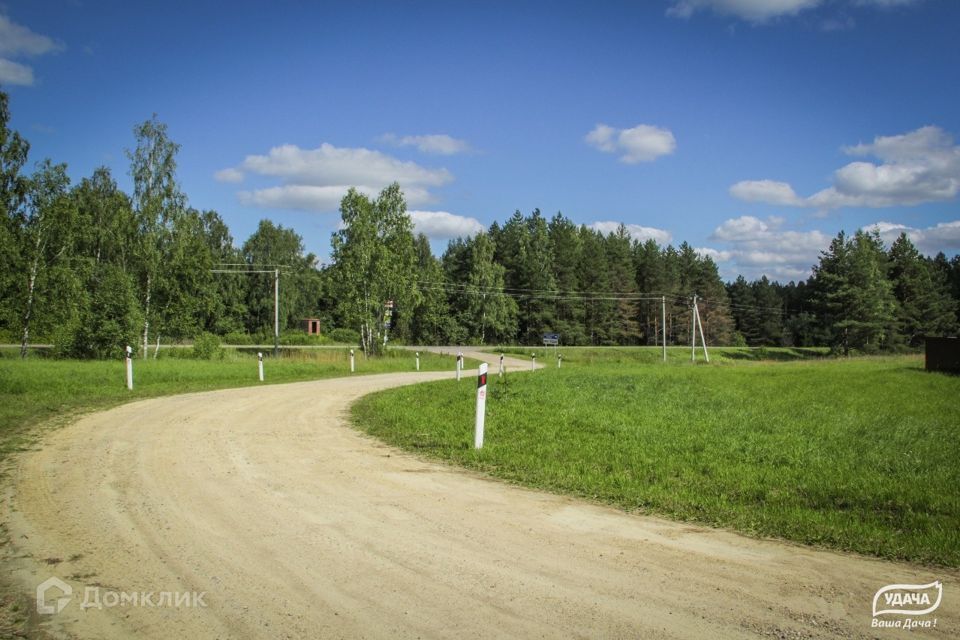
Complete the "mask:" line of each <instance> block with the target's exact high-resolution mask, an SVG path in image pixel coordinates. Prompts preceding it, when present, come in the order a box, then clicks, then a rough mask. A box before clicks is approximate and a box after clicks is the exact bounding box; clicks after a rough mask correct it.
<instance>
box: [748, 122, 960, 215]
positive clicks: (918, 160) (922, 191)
mask: <svg viewBox="0 0 960 640" xmlns="http://www.w3.org/2000/svg"><path fill="white" fill-rule="evenodd" d="M844 152H845V153H847V154H848V155H852V156H868V157H870V156H872V157H874V158H877V159H878V160H880V162H879V163H873V162H865V161H857V162H851V163H849V164H847V165H845V166H843V167H841V168H840V169H837V170H836V171H835V172H834V174H833V186H831V187H828V188H826V189H823V190H822V191H819V192H817V193H815V194H813V195H812V196H810V197H808V198H801V197H798V196H797V195H796V193H795V192H794V191H793V188H792V187H791V186H790V185H789V184H787V183H785V182H774V181H772V180H748V181H743V182H738V183H737V184H735V185H733V186H732V187H730V193H731V195H733V196H734V197H737V198H740V199H741V200H747V201H752V202H765V203H768V204H776V205H790V206H806V207H815V208H818V209H821V210H827V209H838V208H840V207H895V206H907V205H916V204H921V203H924V202H938V201H944V200H951V199H953V198H954V197H956V196H957V194H958V193H960V146H957V145H955V144H954V143H953V138H952V137H951V136H950V135H949V134H948V133H947V132H945V131H944V130H943V129H940V128H939V127H934V126H927V127H922V128H920V129H917V130H915V131H911V132H909V133H904V134H901V135H896V136H877V137H876V138H874V140H873V142H872V143H869V144H858V145H855V146H852V147H846V148H844Z"/></svg>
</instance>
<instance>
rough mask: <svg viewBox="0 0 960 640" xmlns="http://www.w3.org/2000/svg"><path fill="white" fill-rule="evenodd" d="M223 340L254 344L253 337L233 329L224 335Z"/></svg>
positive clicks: (231, 342)
mask: <svg viewBox="0 0 960 640" xmlns="http://www.w3.org/2000/svg"><path fill="white" fill-rule="evenodd" d="M223 342H224V344H240V345H243V344H253V338H252V337H251V336H249V335H247V334H246V333H242V332H240V331H231V332H230V333H228V334H227V335H225V336H223Z"/></svg>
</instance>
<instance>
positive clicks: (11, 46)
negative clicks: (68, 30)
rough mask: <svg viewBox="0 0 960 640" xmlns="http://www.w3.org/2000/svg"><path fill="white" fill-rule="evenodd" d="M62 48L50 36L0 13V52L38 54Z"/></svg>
mask: <svg viewBox="0 0 960 640" xmlns="http://www.w3.org/2000/svg"><path fill="white" fill-rule="evenodd" d="M60 49H63V45H62V44H60V43H58V42H56V41H55V40H53V39H52V38H48V37H47V36H44V35H40V34H39V33H34V32H33V31H31V30H30V29H28V28H27V27H24V26H22V25H19V24H17V23H15V22H13V21H11V20H10V18H8V17H7V16H5V15H2V14H0V54H2V55H10V56H19V55H26V56H39V55H43V54H44V53H51V52H53V51H59V50H60Z"/></svg>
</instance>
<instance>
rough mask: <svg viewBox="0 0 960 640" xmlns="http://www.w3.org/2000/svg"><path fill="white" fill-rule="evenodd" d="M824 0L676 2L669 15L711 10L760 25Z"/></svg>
mask: <svg viewBox="0 0 960 640" xmlns="http://www.w3.org/2000/svg"><path fill="white" fill-rule="evenodd" d="M822 1H823V0H675V1H674V3H673V4H672V5H671V6H670V7H669V8H668V9H667V15H668V16H673V17H675V18H689V17H691V16H692V15H693V14H694V13H696V12H697V11H701V10H711V11H713V12H714V13H718V14H720V15H728V16H734V17H736V18H740V19H741V20H746V21H747V22H753V23H755V24H760V23H764V22H768V21H770V20H772V19H774V18H780V17H782V16H795V15H797V14H798V13H800V12H801V11H805V10H807V9H813V8H814V7H817V6H818V5H820V4H821V3H822Z"/></svg>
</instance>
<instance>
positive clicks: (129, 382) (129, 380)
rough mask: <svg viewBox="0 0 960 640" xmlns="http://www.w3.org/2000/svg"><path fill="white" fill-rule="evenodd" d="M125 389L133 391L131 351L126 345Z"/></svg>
mask: <svg viewBox="0 0 960 640" xmlns="http://www.w3.org/2000/svg"><path fill="white" fill-rule="evenodd" d="M126 353H127V389H129V390H130V391H133V349H131V348H130V345H127V352H126Z"/></svg>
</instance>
